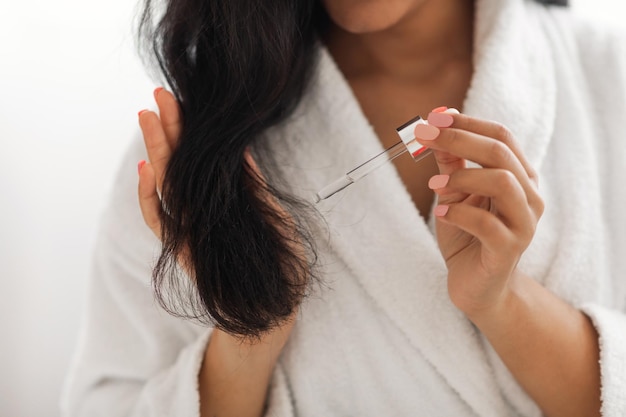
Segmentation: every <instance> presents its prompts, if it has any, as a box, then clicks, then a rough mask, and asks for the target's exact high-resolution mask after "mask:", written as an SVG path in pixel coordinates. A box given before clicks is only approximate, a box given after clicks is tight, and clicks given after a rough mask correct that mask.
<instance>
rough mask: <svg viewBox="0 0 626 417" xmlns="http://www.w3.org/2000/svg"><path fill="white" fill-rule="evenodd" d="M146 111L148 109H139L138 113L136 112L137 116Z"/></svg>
mask: <svg viewBox="0 0 626 417" xmlns="http://www.w3.org/2000/svg"><path fill="white" fill-rule="evenodd" d="M147 111H148V110H147V109H143V110H140V111H139V113H137V116H141V115H142V114H144V113H145V112H147Z"/></svg>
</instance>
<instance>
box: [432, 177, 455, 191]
mask: <svg viewBox="0 0 626 417" xmlns="http://www.w3.org/2000/svg"><path fill="white" fill-rule="evenodd" d="M448 181H450V176H449V175H435V176H434V177H432V178H431V179H430V180H429V181H428V188H430V189H431V190H438V189H440V188H443V187H445V186H446V185H448Z"/></svg>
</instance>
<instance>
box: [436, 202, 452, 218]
mask: <svg viewBox="0 0 626 417" xmlns="http://www.w3.org/2000/svg"><path fill="white" fill-rule="evenodd" d="M448 210H450V206H446V205H440V206H437V207H435V209H434V210H433V214H434V215H435V216H437V217H443V216H445V215H446V214H448Z"/></svg>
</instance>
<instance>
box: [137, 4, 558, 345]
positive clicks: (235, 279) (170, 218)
mask: <svg viewBox="0 0 626 417" xmlns="http://www.w3.org/2000/svg"><path fill="white" fill-rule="evenodd" d="M156 1H158V0H145V4H144V8H143V13H142V15H141V19H140V25H139V34H140V38H141V40H142V41H143V42H142V45H144V46H145V47H146V50H148V51H150V52H151V54H152V56H153V57H154V58H156V62H157V64H158V66H159V68H160V70H161V72H162V74H163V75H164V76H165V78H166V81H167V83H168V84H169V87H170V88H171V89H172V91H173V93H174V95H175V96H176V98H177V99H178V101H179V102H180V105H181V111H182V116H183V117H182V120H183V129H182V134H181V137H180V141H179V145H178V148H177V149H176V150H175V152H174V153H173V155H172V158H171V160H170V162H169V164H168V167H167V171H166V174H165V178H164V182H163V190H162V197H163V202H164V206H165V207H167V213H165V212H163V213H162V216H161V220H162V230H163V235H162V241H163V246H162V251H161V254H160V256H159V259H158V261H157V264H156V266H155V268H154V276H153V282H154V285H155V288H156V293H157V296H158V299H159V301H160V302H161V304H162V306H163V307H164V308H166V309H167V310H168V311H170V312H171V313H173V314H179V315H185V316H193V317H195V318H198V319H201V320H203V321H205V322H210V323H211V324H214V325H216V326H217V327H219V328H221V329H223V330H225V331H227V332H229V333H231V334H236V335H241V336H258V335H260V334H261V333H262V332H264V331H267V330H268V329H270V328H272V327H273V326H276V325H279V324H280V323H282V322H283V321H284V320H286V319H287V318H289V317H290V315H291V314H292V313H293V312H294V310H295V309H296V307H297V305H298V303H299V302H300V301H301V299H302V297H303V296H304V295H305V293H306V289H307V287H308V284H309V283H310V282H311V280H312V277H313V264H314V259H315V248H314V247H313V244H312V239H311V238H310V236H309V234H308V232H307V231H308V230H309V227H308V226H307V225H306V222H305V221H304V220H303V219H305V218H306V216H301V214H302V213H305V212H306V209H307V207H306V204H304V203H303V202H300V201H297V200H296V199H294V198H292V197H290V196H289V195H288V194H285V193H284V192H280V191H279V190H277V189H275V188H273V187H272V186H271V185H267V184H266V183H265V182H263V181H261V180H260V179H259V178H257V177H256V175H255V174H254V172H253V170H252V169H251V168H250V166H248V165H247V164H246V162H245V160H244V158H243V155H244V150H245V149H246V148H248V147H249V146H250V145H253V144H256V145H258V147H262V144H257V143H256V142H257V141H258V140H259V137H260V134H261V133H262V132H263V131H264V130H266V129H267V128H268V127H270V126H272V125H276V124H277V123H280V122H281V121H283V120H285V118H286V117H288V116H289V114H290V112H291V111H292V110H293V109H294V108H295V106H296V105H297V104H298V102H299V101H300V99H301V97H302V95H303V94H304V92H305V90H306V88H307V85H308V81H309V79H310V78H311V72H312V70H313V68H314V64H315V57H316V54H315V51H316V49H317V48H316V42H317V35H318V33H319V31H320V30H322V28H323V27H324V26H325V24H326V23H327V21H328V20H327V19H328V18H327V16H326V15H325V13H324V12H323V10H322V8H321V6H320V4H319V1H318V0H271V1H263V0H162V1H163V4H162V5H163V6H164V7H165V9H164V10H162V11H161V12H158V11H157V9H158V7H159V6H161V4H155V2H156ZM539 1H542V2H544V3H558V4H566V3H567V0H539ZM268 196H269V198H270V199H275V201H276V202H277V203H279V204H281V206H282V207H284V208H285V210H286V213H288V215H284V213H283V214H281V212H280V211H277V210H275V209H274V208H272V204H271V203H270V201H269V200H268ZM186 248H187V249H186ZM301 248H303V249H302V250H301ZM181 258H185V259H183V262H182V263H183V264H186V266H187V268H186V269H187V272H190V273H191V275H192V277H191V278H192V279H191V281H189V280H186V279H185V278H183V277H181V276H180V274H179V269H178V268H177V260H181ZM168 284H169V285H168ZM165 287H167V290H164V288H165ZM183 289H189V290H191V292H190V293H186V291H183ZM189 296H190V297H189Z"/></svg>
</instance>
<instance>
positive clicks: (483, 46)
mask: <svg viewBox="0 0 626 417" xmlns="http://www.w3.org/2000/svg"><path fill="white" fill-rule="evenodd" d="M532 25H533V23H532V19H530V18H528V17H527V16H526V15H525V9H524V6H523V4H522V0H506V1H503V0H478V1H477V27H476V36H475V43H476V46H475V61H474V62H475V75H474V79H473V81H472V84H471V88H470V90H469V92H468V96H467V100H466V103H465V108H464V109H463V110H464V112H466V113H468V114H471V115H476V116H478V117H482V118H487V119H493V120H497V121H499V122H501V123H503V124H505V125H506V126H508V127H509V128H511V129H512V130H513V132H514V133H515V135H516V137H517V138H518V139H519V141H520V142H521V143H522V147H523V149H524V151H525V152H526V154H527V156H528V157H529V159H530V160H531V161H532V163H533V164H535V165H538V164H539V163H540V162H541V159H542V157H543V155H544V154H545V150H546V146H547V143H548V139H549V136H550V134H551V131H552V123H553V117H554V106H555V94H554V89H555V88H554V76H553V68H552V64H551V59H550V55H549V53H548V51H547V50H546V47H545V46H544V45H542V41H543V40H542V39H536V37H535V38H533V35H534V34H535V33H540V31H533V29H532ZM522 86H523V87H522ZM442 104H443V103H442ZM276 136H282V140H281V139H276ZM271 137H273V138H274V139H273V140H275V142H274V143H276V144H277V146H275V148H274V149H275V151H274V152H275V155H276V158H277V159H276V163H277V165H276V166H277V167H279V170H280V171H282V175H283V176H288V178H290V179H294V178H295V179H296V180H295V181H294V180H292V181H291V183H292V184H295V189H293V190H292V191H295V192H296V193H297V194H300V196H302V197H303V198H307V199H312V196H313V195H314V193H315V192H316V191H318V190H319V189H321V188H322V187H324V186H326V185H328V184H329V183H330V182H332V181H334V180H335V179H336V178H337V177H339V176H340V175H342V174H343V173H345V172H346V171H347V170H349V169H351V168H353V167H355V166H357V165H358V164H359V163H361V162H363V161H365V160H366V159H368V158H370V157H371V156H373V155H375V154H377V153H378V152H380V151H382V148H381V144H380V141H379V140H378V138H377V137H376V135H375V133H374V131H373V129H372V128H371V126H370V125H369V123H368V121H367V120H366V118H365V116H364V115H363V112H362V111H361V109H360V107H359V105H358V102H357V101H356V99H355V98H354V96H353V94H352V92H351V90H350V87H349V86H348V84H347V82H346V81H345V79H344V78H343V76H342V74H341V73H340V71H339V70H338V69H337V67H336V65H335V63H334V62H333V60H332V58H331V57H330V55H329V54H328V52H327V51H326V50H325V49H323V48H322V51H321V57H320V65H319V69H318V73H317V76H316V77H315V81H314V83H313V85H312V88H311V94H309V95H308V96H307V98H306V101H304V102H303V103H302V105H301V106H300V108H299V109H298V111H297V112H296V113H295V114H294V116H293V117H292V120H291V121H290V123H289V124H288V125H287V127H286V128H285V129H281V130H280V131H278V132H272V134H271ZM317 207H318V209H319V210H320V212H321V214H322V215H323V216H324V218H325V223H326V229H325V230H324V231H322V233H321V235H323V236H327V238H328V239H327V241H326V244H327V245H328V246H329V249H330V250H328V251H327V253H330V254H332V255H330V257H329V258H324V256H323V257H322V259H321V262H320V263H321V266H322V268H326V270H327V273H326V274H325V276H332V273H331V272H328V271H332V270H333V269H335V270H336V269H337V268H347V269H348V270H349V271H350V272H351V273H352V274H351V275H353V276H354V277H356V278H355V279H357V280H358V281H359V283H360V284H361V286H362V287H363V288H364V290H365V292H366V293H367V294H368V295H369V296H370V297H371V299H372V301H373V305H375V306H376V308H378V309H380V312H381V314H386V315H387V316H388V317H389V319H390V320H391V322H392V323H393V324H394V325H395V326H397V327H398V328H399V329H400V330H401V331H402V332H403V333H404V334H405V335H406V338H407V340H408V341H409V342H410V343H411V344H412V345H413V346H414V347H415V349H416V354H421V355H423V356H424V357H425V358H427V360H428V361H430V363H431V364H432V365H433V367H434V368H436V369H437V370H438V372H439V373H440V374H441V376H442V378H444V379H445V381H446V382H447V383H448V384H449V385H450V386H451V387H452V388H453V389H454V390H455V391H456V392H458V394H459V395H460V397H461V398H463V399H464V400H465V402H466V403H467V404H468V405H469V406H470V407H471V408H472V409H473V410H474V411H475V413H476V414H477V415H479V416H484V417H487V416H493V417H496V416H497V417H501V416H503V415H506V414H507V406H506V405H505V402H504V401H505V400H504V399H503V397H502V396H501V395H500V392H499V388H498V385H497V383H496V381H495V379H494V376H493V370H492V369H491V367H490V365H489V361H488V360H487V358H486V354H485V351H484V348H483V345H482V341H481V339H480V336H479V333H478V332H477V330H476V329H475V327H474V326H473V325H472V324H471V323H470V322H469V321H468V320H467V319H466V318H465V317H464V315H463V314H462V313H461V312H459V311H458V310H457V309H456V308H455V307H454V306H453V305H452V304H451V302H450V301H449V298H448V294H447V284H446V276H447V273H446V267H445V264H444V262H443V260H442V258H441V254H440V252H439V250H438V247H437V243H436V239H435V237H434V236H433V235H432V233H431V231H430V230H429V228H428V226H427V225H426V224H425V222H424V221H423V219H422V218H421V217H420V216H419V213H418V212H417V210H416V208H415V206H414V205H413V203H412V200H411V198H410V196H409V194H408V193H407V191H406V188H405V187H404V185H403V183H402V181H401V179H400V177H399V176H398V174H397V172H396V171H395V168H394V167H393V166H392V165H391V164H388V166H385V167H383V168H381V169H379V170H378V171H376V172H374V173H373V174H371V175H370V176H368V177H367V178H366V179H363V180H361V181H360V182H358V183H356V184H354V185H352V186H350V187H349V188H348V189H346V190H345V191H343V192H342V193H340V194H337V195H336V196H334V197H331V198H330V199H329V200H326V201H324V202H322V203H320V204H318V206H317ZM338 264H341V265H343V266H338ZM331 285H332V283H331ZM347 302H349V301H347Z"/></svg>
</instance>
